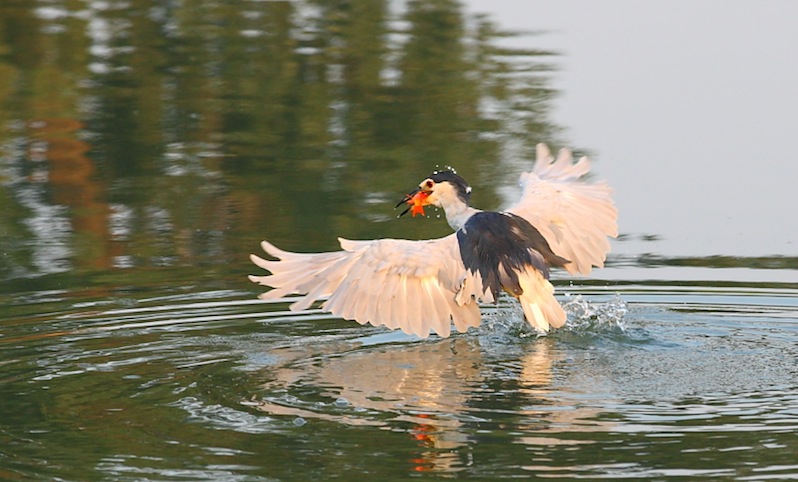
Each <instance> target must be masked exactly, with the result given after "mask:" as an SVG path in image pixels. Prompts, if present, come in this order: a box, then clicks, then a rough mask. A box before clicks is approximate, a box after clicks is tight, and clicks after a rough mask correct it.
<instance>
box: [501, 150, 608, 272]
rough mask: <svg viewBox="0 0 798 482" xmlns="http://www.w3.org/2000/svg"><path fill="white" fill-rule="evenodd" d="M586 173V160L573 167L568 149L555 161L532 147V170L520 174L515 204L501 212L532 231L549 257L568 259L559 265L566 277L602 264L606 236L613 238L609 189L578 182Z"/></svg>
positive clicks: (546, 153)
mask: <svg viewBox="0 0 798 482" xmlns="http://www.w3.org/2000/svg"><path fill="white" fill-rule="evenodd" d="M589 171H590V160H589V159H588V158H587V157H582V158H581V159H579V162H576V163H574V159H573V156H572V155H571V151H569V150H568V149H561V150H560V152H559V154H558V155H557V159H556V160H555V159H554V157H553V156H552V155H551V152H550V151H549V148H548V147H546V145H545V144H538V146H537V161H536V162H535V167H534V169H533V170H532V172H525V173H523V174H521V186H522V187H523V194H522V195H521V200H520V201H519V202H518V203H517V204H515V205H514V206H512V207H510V208H509V209H507V211H508V212H511V213H513V214H517V215H518V216H521V217H523V218H525V219H526V220H527V221H529V222H530V223H531V224H532V225H533V226H534V227H535V228H537V229H538V231H540V234H542V235H543V237H544V238H546V241H548V242H549V245H550V246H551V249H552V251H554V253H555V254H557V255H558V256H562V257H563V258H566V259H568V260H570V261H571V262H570V263H568V264H566V265H565V269H566V270H568V272H570V273H571V274H589V273H590V270H591V269H592V267H593V266H596V267H599V268H600V267H602V266H604V260H605V259H606V257H607V253H608V252H609V250H610V243H609V240H608V239H607V237H608V236H609V237H616V236H617V235H618V223H617V218H618V211H617V209H616V208H615V205H614V204H613V202H612V189H611V188H610V187H609V186H608V185H607V184H606V183H605V182H598V183H586V182H583V181H582V179H581V178H582V177H583V176H584V175H585V174H587V173H588V172H589Z"/></svg>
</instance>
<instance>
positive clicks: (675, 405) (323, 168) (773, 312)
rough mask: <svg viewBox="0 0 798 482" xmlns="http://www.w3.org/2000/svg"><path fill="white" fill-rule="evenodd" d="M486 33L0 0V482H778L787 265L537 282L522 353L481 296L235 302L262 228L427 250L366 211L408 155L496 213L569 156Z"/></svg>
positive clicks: (714, 261) (385, 210)
mask: <svg viewBox="0 0 798 482" xmlns="http://www.w3.org/2000/svg"><path fill="white" fill-rule="evenodd" d="M503 36H504V34H503V33H502V32H500V30H499V29H498V27H496V26H495V25H492V24H491V23H490V22H489V21H488V19H485V18H482V17H475V16H474V15H472V14H470V13H469V12H467V11H465V10H464V9H462V8H461V7H460V6H459V5H458V4H457V3H455V2H446V1H440V2H408V4H407V7H406V8H404V9H400V8H399V7H398V6H396V5H391V4H388V3H385V2H380V1H366V2H354V3H347V2H252V1H244V0H240V1H231V2H217V1H182V2H156V1H154V0H151V1H145V0H133V1H127V2H120V1H107V2H69V1H64V2H45V1H16V2H15V1H8V2H3V3H2V5H0V307H2V308H0V479H4V480H31V479H33V480H76V481H77V480H312V479H330V478H342V479H345V480H357V479H362V480H367V479H368V480H407V479H416V478H438V477H440V478H451V477H462V478H470V479H477V480H486V479H499V478H532V477H541V478H544V477H548V478H565V479H569V478H570V479H573V478H585V479H596V478H615V479H619V478H620V479H623V478H626V479H641V478H654V479H670V478H681V479H683V480H694V479H696V478H720V479H737V480H765V479H789V478H796V477H798V464H796V462H795V460H796V458H795V453H796V452H798V437H796V434H798V348H796V347H798V274H796V273H797V272H796V265H795V260H794V259H793V258H782V257H778V256H776V257H769V258H756V259H753V258H749V259H742V258H735V257H713V258H674V257H673V256H667V255H663V254H659V253H652V254H651V255H646V256H642V257H631V258H627V257H614V258H611V259H610V263H609V267H608V268H607V269H605V270H600V271H597V272H595V274H594V276H592V278H591V279H589V280H582V279H578V280H571V279H568V278H566V277H564V276H562V275H559V274H558V275H556V276H557V278H556V279H555V284H556V285H557V288H558V291H559V292H560V293H561V294H562V302H563V303H564V304H565V305H566V308H567V311H568V313H569V323H568V325H567V326H566V328H565V329H563V330H560V331H558V332H557V333H555V334H553V335H552V336H549V337H545V338H537V337H535V336H532V334H531V333H529V332H528V331H526V330H525V328H524V324H523V321H522V318H521V316H522V315H521V312H520V309H519V308H518V307H517V306H515V305H513V303H512V302H511V301H509V300H504V301H502V302H501V303H500V304H499V306H498V307H486V316H485V323H484V325H483V327H481V328H479V329H477V330H472V331H471V332H469V333H467V334H463V335H457V336H454V337H452V338H449V339H439V338H435V337H431V338H430V339H428V340H418V339H415V338H413V337H410V336H407V335H404V334H402V333H396V332H388V331H385V330H384V329H380V328H374V327H370V326H366V327H363V326H359V325H357V324H355V323H351V322H346V321H343V320H340V319H336V318H333V317H330V316H328V315H326V314H324V313H320V312H317V311H310V312H307V313H302V314H297V313H292V312H289V311H287V305H288V303H287V302H286V301H280V302H277V303H270V304H265V303H262V302H259V301H258V300H257V299H256V296H257V294H258V293H259V292H260V289H259V287H257V286H254V285H251V284H250V283H249V282H248V281H247V280H246V275H247V274H250V273H255V272H256V270H255V269H254V267H252V266H251V265H250V264H249V262H248V259H247V255H248V254H249V253H250V252H254V251H256V250H257V249H258V242H259V241H260V240H261V239H263V238H268V239H269V240H270V241H272V242H275V243H276V244H278V245H279V246H281V247H284V248H287V249H294V250H300V251H314V250H316V251H317V250H326V249H335V248H336V237H337V236H343V237H347V238H352V239H358V238H363V239H367V238H374V237H410V238H424V237H433V236H438V235H441V234H443V233H446V232H447V231H448V227H447V226H446V224H445V222H443V221H442V220H438V219H435V218H436V213H434V212H432V215H431V216H430V218H431V219H429V220H419V219H406V218H402V219H396V218H395V216H396V214H397V211H394V210H393V205H394V204H395V202H396V201H397V200H398V199H399V198H400V197H401V196H402V194H404V193H405V192H406V191H407V189H408V188H409V187H411V186H413V185H415V184H416V183H417V182H418V180H419V179H420V177H423V176H425V175H426V174H428V173H429V172H430V171H431V170H432V169H434V168H435V166H436V165H441V166H443V165H453V166H455V167H456V168H457V169H458V172H460V173H461V174H462V175H463V176H464V177H466V178H467V179H469V181H470V182H471V184H472V185H473V186H474V202H475V203H476V204H478V205H479V206H480V207H484V208H496V207H498V206H500V205H501V203H502V202H503V200H504V198H505V196H506V195H507V193H506V192H505V191H504V190H503V189H504V186H507V185H512V184H513V182H514V179H515V177H516V175H517V173H518V172H519V171H520V170H521V169H522V167H523V166H524V165H525V162H527V161H528V160H529V159H531V158H533V155H532V152H533V149H534V145H535V144H536V143H537V142H541V141H545V142H549V143H551V144H553V145H557V146H559V145H563V144H565V143H566V141H565V140H564V139H563V137H564V136H563V134H562V130H561V129H560V127H559V126H556V125H554V123H553V122H552V121H551V119H550V114H549V109H550V100H551V99H552V96H554V95H555V93H556V88H557V86H556V85H555V84H554V81H553V78H552V77H551V65H552V64H551V62H552V59H553V58H555V57H556V56H555V55H553V54H552V53H550V52H543V51H536V50H518V49H515V50H511V49H506V48H503V47H499V45H500V43H499V41H500V39H501V38H502V37H503ZM576 147H580V146H576ZM581 147H584V148H585V149H589V148H590V146H581ZM526 165H528V164H526ZM622 231H623V226H622ZM624 242H627V241H620V243H624ZM616 246H617V245H616Z"/></svg>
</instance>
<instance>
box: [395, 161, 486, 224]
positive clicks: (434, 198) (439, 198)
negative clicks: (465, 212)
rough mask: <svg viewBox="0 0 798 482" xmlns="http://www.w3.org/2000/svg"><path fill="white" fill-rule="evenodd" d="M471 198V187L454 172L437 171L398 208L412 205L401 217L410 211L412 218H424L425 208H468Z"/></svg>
mask: <svg viewBox="0 0 798 482" xmlns="http://www.w3.org/2000/svg"><path fill="white" fill-rule="evenodd" d="M470 197H471V186H469V185H468V183H467V182H466V181H465V179H463V178H462V177H460V176H458V175H457V173H455V172H454V171H453V170H446V171H435V172H433V173H432V174H431V175H430V176H429V177H427V178H426V179H424V180H423V181H421V182H420V183H419V184H418V187H417V188H416V189H414V190H413V191H412V192H410V193H408V194H405V197H403V198H402V200H401V201H399V203H398V204H397V205H396V207H399V206H401V205H402V204H409V205H410V207H408V208H407V209H405V210H404V212H402V214H400V215H399V216H402V215H404V214H407V212H408V211H410V214H411V215H412V216H415V215H416V214H421V215H422V216H423V215H424V206H430V205H432V206H438V207H442V208H444V209H446V207H447V206H453V205H457V204H461V205H464V206H468V201H469V198H470Z"/></svg>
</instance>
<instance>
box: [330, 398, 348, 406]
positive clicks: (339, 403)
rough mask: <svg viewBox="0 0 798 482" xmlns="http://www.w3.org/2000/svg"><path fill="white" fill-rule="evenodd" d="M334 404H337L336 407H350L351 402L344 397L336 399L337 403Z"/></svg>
mask: <svg viewBox="0 0 798 482" xmlns="http://www.w3.org/2000/svg"><path fill="white" fill-rule="evenodd" d="M333 403H334V404H335V406H336V407H348V406H349V400H347V399H345V398H343V397H341V398H338V399H336V400H335V402H333Z"/></svg>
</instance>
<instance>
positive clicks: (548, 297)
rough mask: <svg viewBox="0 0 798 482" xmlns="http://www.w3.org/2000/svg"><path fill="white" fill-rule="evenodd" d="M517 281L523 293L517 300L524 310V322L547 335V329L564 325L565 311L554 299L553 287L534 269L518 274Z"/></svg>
mask: <svg viewBox="0 0 798 482" xmlns="http://www.w3.org/2000/svg"><path fill="white" fill-rule="evenodd" d="M518 281H519V282H520V284H521V289H522V290H523V291H524V292H523V293H522V294H521V296H519V297H518V300H519V301H520V302H521V307H522V308H523V309H524V316H526V321H527V322H529V324H530V325H532V327H533V328H535V329H536V330H539V331H541V332H543V333H548V331H549V327H552V328H559V327H561V326H563V325H564V324H565V320H566V318H567V316H566V314H565V311H564V310H563V309H562V306H560V303H558V302H557V299H556V298H555V297H554V286H552V285H551V283H549V281H548V280H547V279H545V278H544V277H543V275H541V273H540V272H539V271H538V270H536V269H532V268H531V269H528V270H526V271H525V272H523V273H519V277H518Z"/></svg>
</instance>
